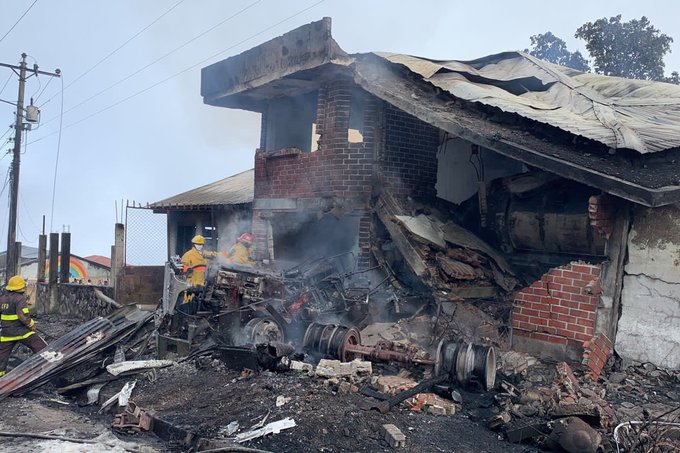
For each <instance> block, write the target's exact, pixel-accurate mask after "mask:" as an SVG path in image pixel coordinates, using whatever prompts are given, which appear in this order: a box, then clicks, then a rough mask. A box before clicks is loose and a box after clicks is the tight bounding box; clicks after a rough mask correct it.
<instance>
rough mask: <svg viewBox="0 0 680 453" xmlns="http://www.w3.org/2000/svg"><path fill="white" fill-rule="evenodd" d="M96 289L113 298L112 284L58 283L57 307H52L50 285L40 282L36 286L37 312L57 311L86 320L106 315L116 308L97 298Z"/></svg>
mask: <svg viewBox="0 0 680 453" xmlns="http://www.w3.org/2000/svg"><path fill="white" fill-rule="evenodd" d="M95 289H98V290H100V291H101V292H102V293H104V294H105V295H107V296H109V297H111V298H113V288H112V287H110V286H93V285H76V284H71V283H67V284H59V285H57V297H56V307H50V304H49V299H50V293H49V286H48V285H46V284H38V285H37V286H36V312H37V313H49V312H57V313H60V314H62V315H67V316H70V317H72V318H79V319H82V320H84V321H87V320H90V319H92V318H95V317H97V316H106V315H108V314H109V313H111V312H112V311H113V310H114V307H112V306H111V305H110V304H107V303H105V302H102V301H100V300H99V299H97V296H95V293H94V291H95Z"/></svg>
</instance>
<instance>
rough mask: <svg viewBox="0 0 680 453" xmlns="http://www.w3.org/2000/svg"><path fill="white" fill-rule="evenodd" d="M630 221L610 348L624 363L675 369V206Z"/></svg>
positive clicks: (679, 253) (678, 211) (678, 227)
mask: <svg viewBox="0 0 680 453" xmlns="http://www.w3.org/2000/svg"><path fill="white" fill-rule="evenodd" d="M633 216H634V217H633V226H632V228H631V232H630V235H629V239H628V261H627V263H626V267H625V275H624V279H623V291H622V294H621V317H620V318H619V325H618V333H617V336H616V342H615V346H614V349H615V351H616V352H617V353H618V354H619V355H620V356H621V357H622V358H623V359H624V360H628V361H630V360H635V361H639V362H651V363H653V364H655V365H657V366H661V367H665V368H672V369H680V329H679V327H680V206H679V205H674V206H664V207H661V208H655V209H647V208H638V209H637V210H635V212H634V214H633Z"/></svg>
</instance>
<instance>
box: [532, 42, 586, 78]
mask: <svg viewBox="0 0 680 453" xmlns="http://www.w3.org/2000/svg"><path fill="white" fill-rule="evenodd" d="M529 39H531V50H528V49H527V50H525V52H529V54H531V55H533V56H534V57H536V58H540V59H541V60H547V61H550V62H552V63H556V64H559V65H562V66H568V67H570V68H572V69H576V70H577V71H583V72H586V71H590V66H588V60H586V59H585V58H584V57H583V55H582V54H581V52H579V51H578V50H577V51H576V52H569V51H568V50H567V43H565V42H564V41H563V40H561V39H560V38H558V37H557V36H555V35H553V34H552V32H546V33H542V34H538V35H534V36H531V37H530V38H529Z"/></svg>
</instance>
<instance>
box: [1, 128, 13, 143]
mask: <svg viewBox="0 0 680 453" xmlns="http://www.w3.org/2000/svg"><path fill="white" fill-rule="evenodd" d="M11 130H12V126H10V127H8V128H7V130H6V131H5V133H4V134H2V135H1V136H0V140H2V139H3V138H5V136H6V135H7V134H9V132H10V131H11ZM8 140H9V139H8Z"/></svg>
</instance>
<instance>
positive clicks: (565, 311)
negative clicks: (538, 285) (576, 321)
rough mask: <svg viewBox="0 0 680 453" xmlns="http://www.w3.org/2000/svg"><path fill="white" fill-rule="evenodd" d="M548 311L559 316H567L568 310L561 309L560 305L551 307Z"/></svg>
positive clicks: (565, 308) (566, 308)
mask: <svg viewBox="0 0 680 453" xmlns="http://www.w3.org/2000/svg"><path fill="white" fill-rule="evenodd" d="M550 310H551V311H552V312H553V313H559V314H562V315H568V314H569V308H568V307H562V306H560V305H552V306H551V307H550Z"/></svg>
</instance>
